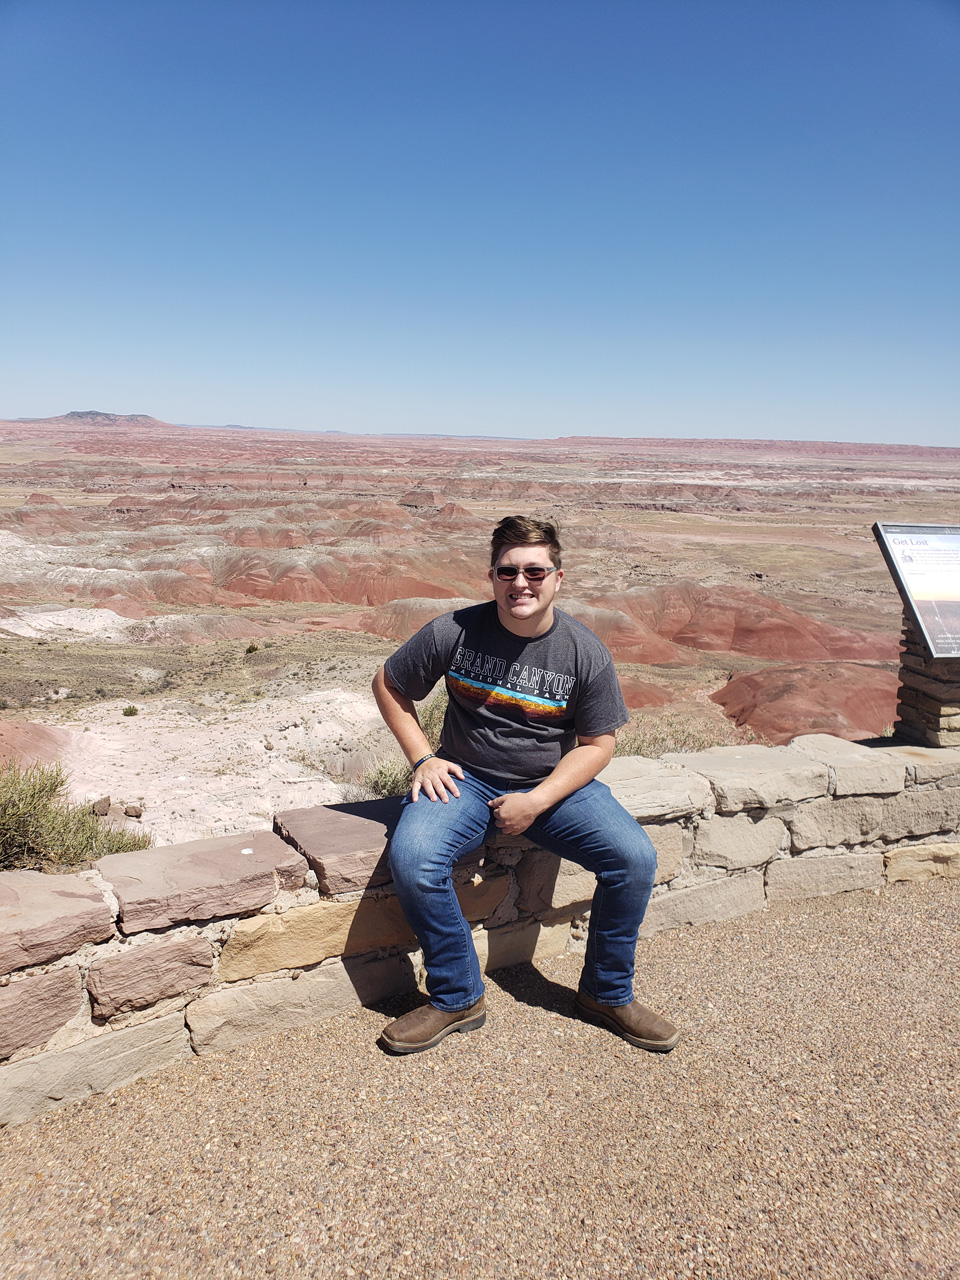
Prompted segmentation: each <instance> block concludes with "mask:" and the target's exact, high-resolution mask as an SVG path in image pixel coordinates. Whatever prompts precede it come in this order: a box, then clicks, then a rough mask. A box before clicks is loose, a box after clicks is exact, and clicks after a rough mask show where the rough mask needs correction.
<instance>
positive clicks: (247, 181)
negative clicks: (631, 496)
mask: <svg viewBox="0 0 960 1280" xmlns="http://www.w3.org/2000/svg"><path fill="white" fill-rule="evenodd" d="M958 66H960V4H958V3H956V2H955V0H896V2H894V0H863V2H862V3H861V2H860V0H822V2H821V0H756V2H746V0H743V2H739V0H729V2H728V0H657V2H654V0H630V2H628V3H627V2H623V0H582V2H581V3H569V2H568V0H537V2H534V0H504V2H500V0H476V2H474V3H471V2H470V0H303V2H301V0H262V2H254V0H224V2H222V3H221V2H219V0H189V2H187V3H181V2H179V0H0V113H2V114H0V128H2V136H0V181H2V190H3V195H2V200H0V416H8V417H18V416H38V417H39V416H47V415H52V414H55V413H60V412H64V411H66V410H69V409H84V408H98V409H105V410H109V411H113V412H122V413H126V412H145V413H151V414H153V415H155V416H156V417H159V418H163V419H165V420H168V421H174V422H193V423H212V424H215V423H225V422H238V423H243V424H247V425H253V426H263V427H282V428H296V429H311V430H312V429H318V430H346V431H426V432H444V433H450V434H473V435H487V434H489V435H494V436H527V437H553V436H561V435H574V434H589V435H617V436H645V435H666V436H690V437H719V436H742V437H748V438H765V437H766V438H793V439H826V440H863V441H880V442H886V441H889V442H905V443H918V444H947V445H960V430H958V417H960V415H958V412H957V406H958V404H960V374H958V357H957V353H958V351H960V248H958V241H960V236H958V228H960V163H958V162H960V94H958V72H957V68H958Z"/></svg>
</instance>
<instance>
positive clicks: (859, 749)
mask: <svg viewBox="0 0 960 1280" xmlns="http://www.w3.org/2000/svg"><path fill="white" fill-rule="evenodd" d="M790 749H791V751H799V752H800V754H801V755H804V756H808V757H809V758H810V759H811V760H817V761H819V762H820V764H825V765H828V766H829V768H831V769H832V770H833V771H834V774H835V776H836V787H835V789H834V795H838V796H856V795H863V796H892V795H895V794H896V793H897V792H898V791H902V790H903V781H904V776H905V774H906V764H905V762H904V761H903V760H898V759H897V758H896V756H893V755H891V754H890V753H889V752H888V751H884V750H883V749H882V748H879V747H864V746H861V745H860V744H859V743H856V742H848V741H847V740H846V738H835V737H833V735H832V734H829V733H805V734H803V735H802V736H801V737H799V738H794V740H793V741H792V742H791V743H790Z"/></svg>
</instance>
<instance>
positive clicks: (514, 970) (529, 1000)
mask: <svg viewBox="0 0 960 1280" xmlns="http://www.w3.org/2000/svg"><path fill="white" fill-rule="evenodd" d="M486 977H487V981H489V982H493V983H495V984H496V985H497V986H498V987H499V988H500V989H501V990H502V991H506V993H507V995H511V996H513V998H514V1000H519V1001H520V1002H521V1003H522V1004H529V1005H532V1006H533V1007H534V1008H535V1009H544V1010H546V1012H547V1013H557V1014H559V1015H560V1016H561V1017H564V1018H573V1019H575V1018H576V1013H575V1012H574V1007H573V999H574V995H575V994H576V993H575V992H573V991H571V990H570V988H569V987H564V986H562V985H561V984H560V983H559V982H553V981H552V980H551V979H550V978H547V977H545V976H544V974H542V973H541V972H540V970H539V969H537V968H536V967H535V966H534V965H532V964H530V963H525V964H514V965H510V967H509V968H506V969H494V970H493V972H492V973H488V974H487V975H486Z"/></svg>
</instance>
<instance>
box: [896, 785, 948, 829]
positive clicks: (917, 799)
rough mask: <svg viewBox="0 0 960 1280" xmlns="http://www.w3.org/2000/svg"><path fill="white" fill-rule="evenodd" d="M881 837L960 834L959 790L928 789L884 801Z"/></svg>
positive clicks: (908, 792)
mask: <svg viewBox="0 0 960 1280" xmlns="http://www.w3.org/2000/svg"><path fill="white" fill-rule="evenodd" d="M882 822H883V835H884V839H886V840H906V839H909V838H910V837H911V836H931V835H937V834H938V833H939V832H944V833H945V834H948V835H954V834H956V833H957V832H958V831H960V787H939V786H938V787H931V788H928V789H927V790H921V791H902V792H901V793H900V795H898V796H890V797H889V798H888V799H886V800H884V801H883V818H882Z"/></svg>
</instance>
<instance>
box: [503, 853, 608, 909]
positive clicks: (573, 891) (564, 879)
mask: <svg viewBox="0 0 960 1280" xmlns="http://www.w3.org/2000/svg"><path fill="white" fill-rule="evenodd" d="M515 875H516V877H517V885H518V888H519V893H518V895H517V906H518V907H519V908H520V910H521V911H524V912H526V913H527V914H529V915H534V916H536V915H540V914H541V913H542V912H544V911H551V910H560V909H563V908H564V907H573V906H581V907H586V906H588V905H589V903H590V901H591V899H592V898H593V894H594V890H595V889H596V887H597V877H596V876H595V875H593V874H592V872H589V871H585V870H584V868H583V867H580V866H577V864H576V863H575V862H568V861H567V860H566V859H565V858H558V857H557V856H556V854H553V853H548V852H547V851H546V850H545V849H532V850H531V851H530V852H529V853H525V854H524V855H523V857H522V858H521V859H520V861H519V862H518V863H517V866H516V870H515Z"/></svg>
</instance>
